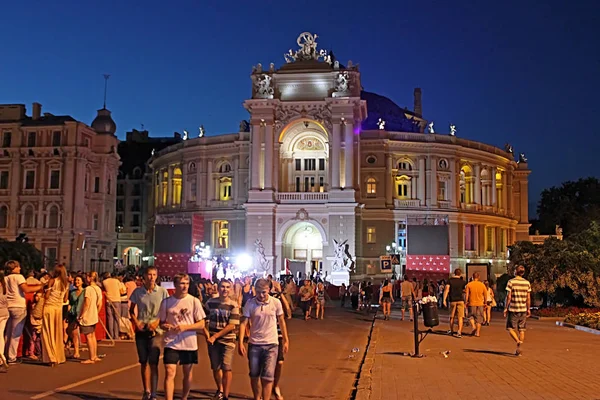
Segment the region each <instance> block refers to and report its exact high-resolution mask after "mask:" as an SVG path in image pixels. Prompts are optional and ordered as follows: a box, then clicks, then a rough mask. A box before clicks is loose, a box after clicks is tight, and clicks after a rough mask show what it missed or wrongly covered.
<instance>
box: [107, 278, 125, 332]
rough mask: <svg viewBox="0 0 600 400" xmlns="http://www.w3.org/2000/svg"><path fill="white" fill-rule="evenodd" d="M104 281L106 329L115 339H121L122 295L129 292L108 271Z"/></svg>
mask: <svg viewBox="0 0 600 400" xmlns="http://www.w3.org/2000/svg"><path fill="white" fill-rule="evenodd" d="M107 274H108V277H107V278H106V279H104V280H103V281H102V288H103V289H104V292H105V293H106V329H107V331H108V334H109V335H110V337H111V338H112V339H113V340H119V339H120V336H119V333H120V332H119V320H120V319H121V296H122V295H124V294H127V289H126V288H125V285H123V283H122V282H121V281H119V280H118V279H117V278H116V277H114V276H112V275H111V274H110V273H107Z"/></svg>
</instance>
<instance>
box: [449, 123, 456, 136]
mask: <svg viewBox="0 0 600 400" xmlns="http://www.w3.org/2000/svg"><path fill="white" fill-rule="evenodd" d="M450 136H456V125H454V124H450Z"/></svg>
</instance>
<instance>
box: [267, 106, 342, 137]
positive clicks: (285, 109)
mask: <svg viewBox="0 0 600 400" xmlns="http://www.w3.org/2000/svg"><path fill="white" fill-rule="evenodd" d="M297 118H310V119H313V120H315V121H317V122H319V123H321V124H323V125H324V126H325V127H326V128H327V129H328V130H330V131H331V109H330V108H329V106H327V105H325V104H305V105H298V104H291V105H286V104H281V105H279V106H278V107H277V108H276V109H275V129H276V130H278V131H279V130H281V129H282V128H283V127H284V126H286V125H287V124H288V123H290V122H291V121H292V120H294V119H297Z"/></svg>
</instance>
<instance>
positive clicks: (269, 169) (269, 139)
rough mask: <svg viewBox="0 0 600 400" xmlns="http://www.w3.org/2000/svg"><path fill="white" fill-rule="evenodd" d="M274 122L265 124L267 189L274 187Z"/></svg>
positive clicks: (265, 183)
mask: <svg viewBox="0 0 600 400" xmlns="http://www.w3.org/2000/svg"><path fill="white" fill-rule="evenodd" d="M273 150H274V149H273V124H272V123H267V125H266V126H265V160H264V171H265V179H264V186H265V189H269V190H272V189H273Z"/></svg>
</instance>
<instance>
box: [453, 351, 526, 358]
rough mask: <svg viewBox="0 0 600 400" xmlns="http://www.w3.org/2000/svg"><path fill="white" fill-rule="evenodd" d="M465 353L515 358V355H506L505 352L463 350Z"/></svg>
mask: <svg viewBox="0 0 600 400" xmlns="http://www.w3.org/2000/svg"><path fill="white" fill-rule="evenodd" d="M463 352H465V353H480V354H492V355H495V356H504V357H515V353H508V352H506V351H495V350H481V349H464V350H463Z"/></svg>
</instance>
